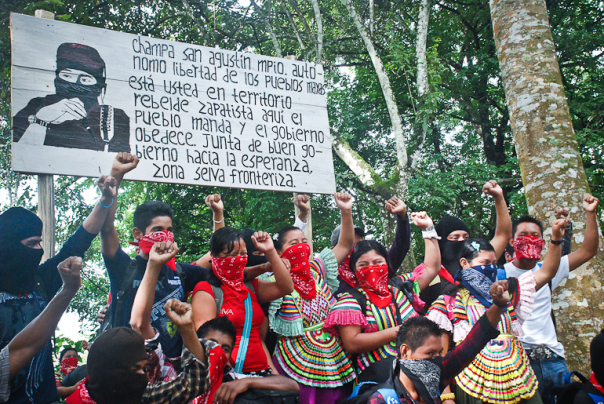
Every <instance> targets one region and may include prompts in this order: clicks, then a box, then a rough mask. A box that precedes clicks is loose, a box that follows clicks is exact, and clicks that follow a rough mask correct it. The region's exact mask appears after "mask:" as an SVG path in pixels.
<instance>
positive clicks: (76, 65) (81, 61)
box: [13, 43, 130, 152]
mask: <svg viewBox="0 0 604 404" xmlns="http://www.w3.org/2000/svg"><path fill="white" fill-rule="evenodd" d="M105 78H106V68H105V62H104V61H103V59H102V58H101V56H100V55H99V53H98V52H97V51H96V49H94V48H92V47H90V46H87V45H81V44H76V43H63V44H61V45H60V46H59V47H58V49H57V69H56V77H55V80H54V85H55V94H50V95H47V96H45V97H37V98H34V99H32V100H30V101H29V103H28V104H27V106H26V107H25V108H23V109H22V110H21V111H19V112H18V113H17V114H16V115H15V116H14V117H13V141H14V142H18V141H19V140H21V138H22V137H24V136H27V133H28V131H29V130H30V129H32V128H34V127H36V126H37V127H38V129H40V127H41V128H43V129H42V130H44V129H45V136H44V145H45V146H54V147H66V148H76V149H90V150H98V151H109V152H130V143H129V137H130V119H129V118H128V116H127V115H126V113H125V112H124V111H123V110H121V109H118V108H113V107H112V106H110V105H99V100H101V102H102V99H103V97H104V95H105V91H106V88H107V84H106V82H105Z"/></svg>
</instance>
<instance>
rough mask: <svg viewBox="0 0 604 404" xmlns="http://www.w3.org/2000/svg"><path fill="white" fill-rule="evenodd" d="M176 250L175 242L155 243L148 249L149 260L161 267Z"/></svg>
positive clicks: (174, 254)
mask: <svg viewBox="0 0 604 404" xmlns="http://www.w3.org/2000/svg"><path fill="white" fill-rule="evenodd" d="M178 251H179V248H178V245H176V243H172V242H170V241H162V242H159V243H155V244H153V247H151V250H150V251H149V261H150V262H153V263H156V264H159V267H160V268H161V267H163V266H164V265H165V263H166V262H168V261H170V260H171V259H172V258H174V257H175V256H176V253H178Z"/></svg>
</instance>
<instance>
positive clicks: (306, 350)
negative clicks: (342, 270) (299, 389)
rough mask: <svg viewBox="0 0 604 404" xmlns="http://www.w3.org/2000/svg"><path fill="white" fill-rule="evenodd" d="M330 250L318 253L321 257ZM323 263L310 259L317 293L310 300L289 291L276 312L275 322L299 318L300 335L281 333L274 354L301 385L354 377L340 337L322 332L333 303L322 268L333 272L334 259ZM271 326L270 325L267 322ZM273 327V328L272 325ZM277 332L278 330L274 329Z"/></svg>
mask: <svg viewBox="0 0 604 404" xmlns="http://www.w3.org/2000/svg"><path fill="white" fill-rule="evenodd" d="M326 254H331V255H333V253H332V252H331V251H330V250H328V252H322V253H321V256H324V255H326ZM332 258H333V260H332V261H333V262H330V263H329V265H324V263H323V260H322V259H315V260H311V261H310V267H311V270H312V273H313V277H314V278H315V283H316V285H317V295H316V297H315V298H314V299H312V300H306V299H304V298H302V297H301V296H300V295H299V294H298V293H292V294H291V295H287V296H285V297H284V298H283V301H282V302H281V305H280V307H279V310H278V312H277V314H276V318H275V320H276V322H278V323H279V324H281V326H283V324H286V323H287V324H294V323H296V322H297V321H298V322H299V321H300V320H301V323H302V330H303V331H302V332H301V333H300V335H294V336H284V335H281V336H280V337H279V340H278V342H277V347H276V349H275V357H276V359H277V361H278V363H279V365H281V367H282V368H283V369H284V370H285V372H286V373H287V374H288V376H290V377H291V378H292V379H294V380H295V381H297V382H298V383H301V384H303V385H305V386H311V387H319V388H336V387H340V386H343V385H344V384H346V383H349V382H351V381H352V380H354V378H355V373H354V369H353V367H352V365H351V363H350V360H349V358H348V356H347V354H346V352H344V350H343V349H342V346H341V343H340V338H339V337H337V336H333V335H330V334H328V333H327V332H324V331H323V322H324V321H325V318H326V317H327V313H329V310H330V308H331V307H332V306H333V305H334V304H335V303H336V299H335V298H334V297H333V295H332V293H331V290H330V288H329V286H328V284H327V282H326V280H325V278H326V270H327V271H335V273H337V270H338V267H337V261H336V260H335V256H333V257H332ZM271 326H272V327H273V325H271ZM273 329H275V327H273ZM275 330H276V331H277V332H279V330H278V329H275Z"/></svg>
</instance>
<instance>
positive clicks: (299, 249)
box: [281, 243, 317, 300]
mask: <svg viewBox="0 0 604 404" xmlns="http://www.w3.org/2000/svg"><path fill="white" fill-rule="evenodd" d="M281 258H286V259H288V260H289V262H290V263H291V265H292V267H291V270H290V274H291V277H292V281H294V288H295V289H296V290H297V291H298V293H300V296H302V297H303V298H304V299H306V300H312V299H314V298H315V297H316V296H317V287H316V285H315V280H314V278H313V277H312V272H311V271H310V263H309V262H308V261H309V259H310V246H309V245H308V244H304V243H300V244H295V245H293V246H291V247H289V248H288V249H287V250H285V251H284V252H283V254H282V255H281Z"/></svg>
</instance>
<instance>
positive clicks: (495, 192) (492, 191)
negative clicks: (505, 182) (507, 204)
mask: <svg viewBox="0 0 604 404" xmlns="http://www.w3.org/2000/svg"><path fill="white" fill-rule="evenodd" d="M482 192H484V193H485V194H487V195H491V196H492V197H493V198H495V199H497V198H502V197H503V189H501V187H500V186H499V184H498V183H497V181H495V180H491V181H487V183H486V184H484V185H483V187H482Z"/></svg>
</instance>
